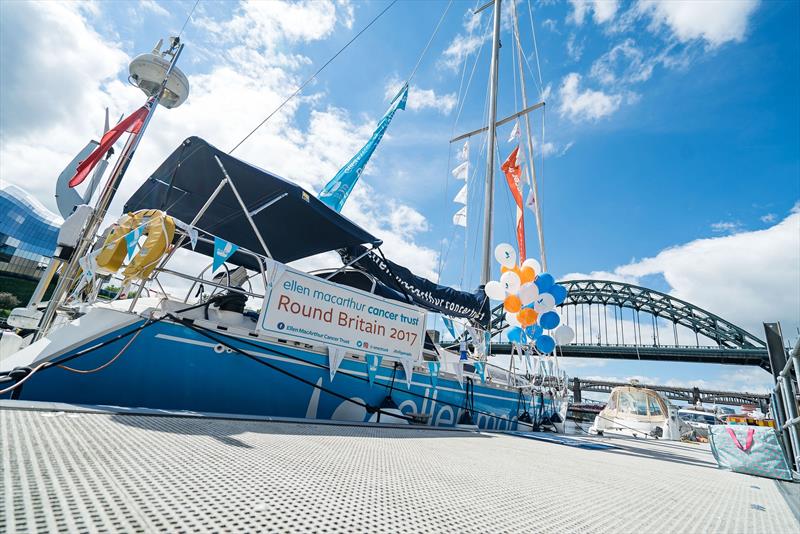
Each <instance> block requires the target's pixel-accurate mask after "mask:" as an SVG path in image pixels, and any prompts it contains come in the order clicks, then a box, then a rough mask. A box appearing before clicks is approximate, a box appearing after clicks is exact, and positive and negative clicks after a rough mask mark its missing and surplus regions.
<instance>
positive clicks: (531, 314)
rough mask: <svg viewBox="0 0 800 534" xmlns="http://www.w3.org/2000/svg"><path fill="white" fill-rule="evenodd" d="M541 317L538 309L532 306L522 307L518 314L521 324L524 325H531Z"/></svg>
mask: <svg viewBox="0 0 800 534" xmlns="http://www.w3.org/2000/svg"><path fill="white" fill-rule="evenodd" d="M538 318H539V314H538V313H536V311H534V310H532V309H531V308H522V309H521V310H520V311H519V313H518V314H517V320H518V321H519V324H520V325H522V326H530V325H532V324H535V323H536V319H538Z"/></svg>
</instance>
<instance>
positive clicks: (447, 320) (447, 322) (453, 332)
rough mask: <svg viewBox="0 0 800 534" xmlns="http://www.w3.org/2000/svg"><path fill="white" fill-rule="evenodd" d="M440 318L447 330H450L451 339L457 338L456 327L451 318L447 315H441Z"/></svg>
mask: <svg viewBox="0 0 800 534" xmlns="http://www.w3.org/2000/svg"><path fill="white" fill-rule="evenodd" d="M442 320H443V321H444V325H445V326H446V327H447V330H448V331H449V332H450V335H451V336H453V339H455V338H457V337H458V336H457V335H456V327H455V325H454V324H453V320H452V319H451V318H449V317H442Z"/></svg>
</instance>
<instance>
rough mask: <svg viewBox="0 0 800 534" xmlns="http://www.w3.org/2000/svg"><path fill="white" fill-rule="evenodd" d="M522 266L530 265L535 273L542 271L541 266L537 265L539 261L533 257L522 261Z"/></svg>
mask: <svg viewBox="0 0 800 534" xmlns="http://www.w3.org/2000/svg"><path fill="white" fill-rule="evenodd" d="M522 266H523V267H530V268H531V269H533V271H534V272H535V273H536V274H539V273H540V272H542V266H541V265H539V262H538V261H536V260H535V259H533V258H528V259H527V260H525V261H523V262H522Z"/></svg>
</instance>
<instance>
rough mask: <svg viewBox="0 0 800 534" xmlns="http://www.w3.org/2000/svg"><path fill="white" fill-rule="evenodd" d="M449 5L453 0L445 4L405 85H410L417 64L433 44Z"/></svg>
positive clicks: (417, 66)
mask: <svg viewBox="0 0 800 534" xmlns="http://www.w3.org/2000/svg"><path fill="white" fill-rule="evenodd" d="M451 5H453V0H450V1H449V2H448V3H447V7H445V8H444V13H442V16H441V17H439V22H438V23H437V24H436V28H434V30H433V33H432V34H431V38H430V39H428V44H426V45H425V48H423V49H422V53H421V54H420V55H419V58H418V59H417V64H416V65H414V69H413V70H412V71H411V74H410V75H409V76H408V78H407V80H406V83H409V84H410V83H411V79H412V78H413V77H414V75H415V74H416V73H417V69H418V68H419V64H420V63H422V58H424V57H425V53H426V52H427V51H428V47H429V46H431V42H433V38H434V37H436V34H437V33H438V32H439V27H440V26H441V25H442V22H444V17H445V15H447V12H448V11H449V10H450V6H451Z"/></svg>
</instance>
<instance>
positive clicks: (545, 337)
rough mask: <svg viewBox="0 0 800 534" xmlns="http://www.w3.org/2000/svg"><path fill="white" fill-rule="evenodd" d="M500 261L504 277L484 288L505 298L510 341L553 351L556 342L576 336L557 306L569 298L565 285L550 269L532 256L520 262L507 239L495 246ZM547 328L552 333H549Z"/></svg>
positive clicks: (500, 299)
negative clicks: (543, 271)
mask: <svg viewBox="0 0 800 534" xmlns="http://www.w3.org/2000/svg"><path fill="white" fill-rule="evenodd" d="M494 257H495V259H496V260H497V261H498V262H499V263H500V271H501V273H502V274H501V276H500V280H499V281H496V280H492V281H491V282H488V283H487V284H486V287H485V288H484V291H485V292H486V295H487V296H488V297H489V298H490V299H492V300H499V301H502V302H503V309H504V310H505V317H506V322H507V323H508V324H509V325H510V326H511V328H509V329H508V330H507V331H506V335H507V336H508V339H509V341H513V342H514V343H520V344H525V343H532V344H533V345H534V346H535V347H536V349H537V350H539V352H542V353H544V354H548V353H550V352H553V350H554V349H555V347H556V343H557V344H559V345H565V344H567V343H569V342H570V341H572V340H573V339H574V337H575V332H574V330H573V329H572V328H571V327H570V326H568V325H566V324H561V316H560V315H559V314H558V312H557V311H556V310H555V308H556V306H557V305H559V304H561V303H562V302H564V301H565V300H566V298H567V290H566V288H565V287H564V286H561V285H558V284H556V281H555V279H554V278H553V276H552V275H550V274H548V273H542V272H540V271H541V266H540V265H539V262H538V261H536V260H535V259H533V258H528V259H527V260H525V261H523V262H522V265H517V252H516V251H515V250H514V247H512V246H511V245H509V244H507V243H501V244H500V245H497V248H495V249H494ZM545 330H547V331H548V333H545Z"/></svg>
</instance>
